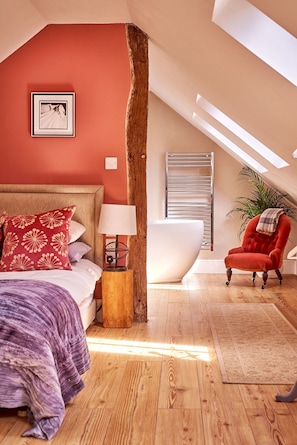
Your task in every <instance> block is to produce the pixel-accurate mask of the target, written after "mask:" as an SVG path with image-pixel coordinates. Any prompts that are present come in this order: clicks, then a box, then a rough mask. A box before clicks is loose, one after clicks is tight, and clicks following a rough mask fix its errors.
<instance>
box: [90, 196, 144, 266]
mask: <svg viewBox="0 0 297 445" xmlns="http://www.w3.org/2000/svg"><path fill="white" fill-rule="evenodd" d="M98 232H99V233H102V234H104V235H114V236H115V241H114V242H111V243H108V244H106V246H105V258H106V262H107V263H108V267H106V268H105V270H107V271H123V270H127V267H126V264H125V265H124V266H119V264H118V262H119V260H121V259H125V258H126V257H127V255H128V251H129V249H128V246H127V244H125V243H123V242H119V239H118V238H119V235H136V233H137V229H136V207H135V206H133V205H121V204H102V206H101V212H100V218H99V225H98ZM125 262H126V260H125Z"/></svg>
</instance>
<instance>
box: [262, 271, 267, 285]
mask: <svg viewBox="0 0 297 445" xmlns="http://www.w3.org/2000/svg"><path fill="white" fill-rule="evenodd" d="M267 278H268V273H267V271H266V270H263V284H262V286H261V287H262V289H264V287H265V286H266V282H267Z"/></svg>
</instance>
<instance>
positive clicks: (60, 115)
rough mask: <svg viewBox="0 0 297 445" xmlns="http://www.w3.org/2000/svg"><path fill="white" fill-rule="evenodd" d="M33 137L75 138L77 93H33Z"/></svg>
mask: <svg viewBox="0 0 297 445" xmlns="http://www.w3.org/2000/svg"><path fill="white" fill-rule="evenodd" d="M31 136H44V137H50V136H55V137H57V136H58V137H61V136H68V137H74V136H75V93H31Z"/></svg>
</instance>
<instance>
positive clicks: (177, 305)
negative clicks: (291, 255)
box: [0, 274, 297, 445]
mask: <svg viewBox="0 0 297 445" xmlns="http://www.w3.org/2000/svg"><path fill="white" fill-rule="evenodd" d="M260 284H261V280H260V279H259V278H258V279H257V280H256V283H255V286H253V285H252V282H251V277H250V276H249V275H235V274H234V275H233V277H232V281H231V284H230V286H226V285H225V277H224V275H215V276H211V275H191V276H190V277H189V278H188V280H187V282H186V283H184V284H175V285H174V284H172V285H159V286H157V285H151V286H150V287H149V290H148V305H149V320H148V323H141V324H134V325H133V326H132V327H131V328H129V329H104V328H102V326H100V325H99V324H96V325H93V326H91V327H90V328H89V329H88V331H87V336H88V342H89V347H90V351H91V356H92V367H91V370H90V371H88V372H87V373H86V375H85V376H84V380H85V384H86V387H85V389H84V390H83V391H82V392H81V393H80V394H79V395H78V396H77V397H76V398H75V399H74V400H73V401H72V403H70V404H69V405H68V406H67V409H66V416H65V419H64V422H63V424H62V426H61V428H60V430H59V431H58V433H57V434H56V436H55V437H54V438H53V439H52V440H51V441H48V442H47V443H49V444H53V445H92V444H96V445H101V444H104V445H190V444H191V445H213V444H216V445H239V444H240V445H272V444H277V445H296V443H297V401H296V402H293V403H288V404H286V403H278V402H276V401H275V399H274V398H275V394H276V393H277V392H286V391H288V390H289V389H290V387H288V386H281V387H280V386H273V385H236V384H223V383H222V381H221V376H220V371H219V367H218V362H217V359H216V354H215V350H214V344H213V339H212V335H211V331H210V326H209V321H208V318H207V315H206V303H209V302H228V303H232V302H233V303H246V304H249V303H252V302H259V303H263V304H265V303H272V302H273V303H276V304H277V305H278V307H279V308H280V309H281V311H282V312H283V313H284V314H285V315H286V316H287V318H288V319H289V320H290V321H291V323H292V324H293V325H294V326H295V327H296V328H297V277H296V276H285V277H284V281H283V284H282V285H281V286H280V284H279V282H278V280H277V279H275V278H274V277H273V276H271V277H270V278H269V280H268V284H267V287H266V289H264V290H262V289H261V288H260ZM288 366H290V364H289V363H288ZM296 379H297V370H296ZM27 426H28V424H27V420H26V418H25V419H24V418H18V417H16V416H15V413H13V412H9V411H5V412H1V417H0V445H4V444H5V445H29V444H36V445H38V444H41V443H42V444H44V443H45V442H44V441H42V440H38V439H33V438H22V437H21V433H22V432H23V431H24V430H25V429H26V428H27Z"/></svg>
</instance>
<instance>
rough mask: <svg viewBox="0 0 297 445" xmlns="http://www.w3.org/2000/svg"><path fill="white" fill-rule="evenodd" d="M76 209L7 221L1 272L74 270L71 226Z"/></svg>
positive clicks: (24, 216)
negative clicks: (69, 249) (69, 250)
mask: <svg viewBox="0 0 297 445" xmlns="http://www.w3.org/2000/svg"><path fill="white" fill-rule="evenodd" d="M75 208H76V207H75V206H70V207H65V208H63V209H56V210H50V211H48V212H44V213H40V214H38V215H18V216H11V217H8V218H7V219H6V221H5V222H4V226H3V233H4V243H3V248H2V257H1V261H0V271H2V272H9V271H25V270H41V269H43V270H45V269H66V270H71V265H70V262H69V257H68V239H69V224H70V220H71V218H72V216H73V214H74V212H75Z"/></svg>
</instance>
